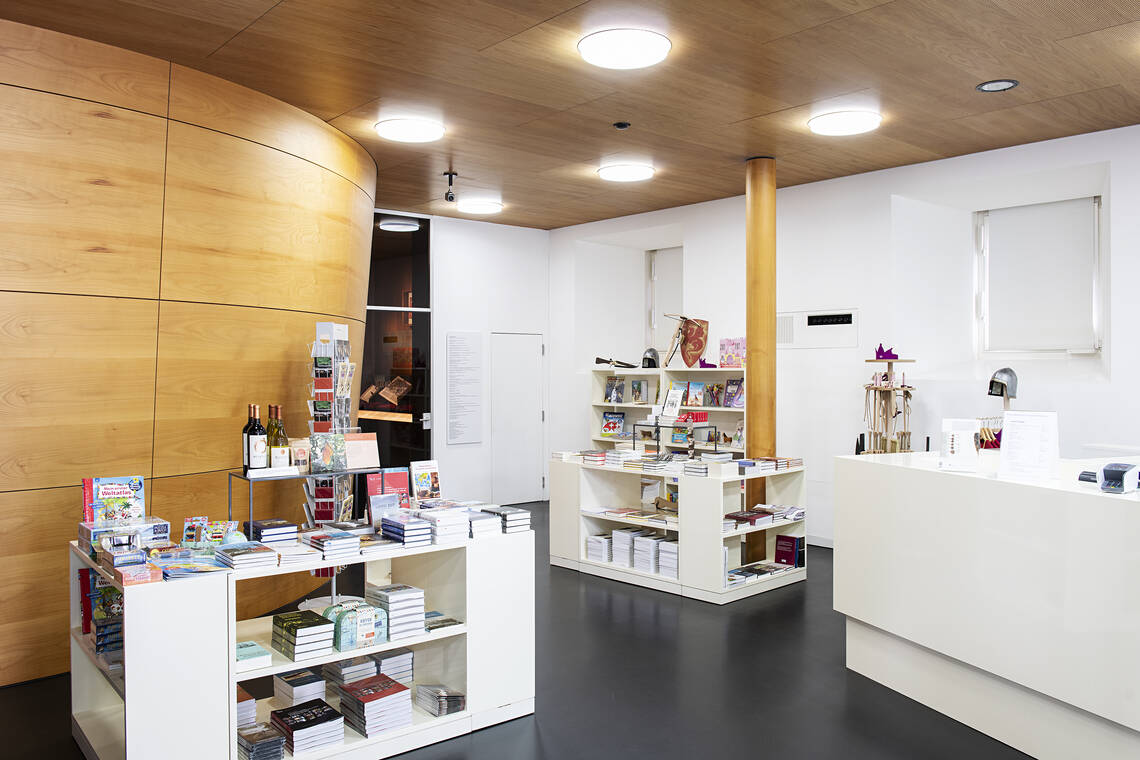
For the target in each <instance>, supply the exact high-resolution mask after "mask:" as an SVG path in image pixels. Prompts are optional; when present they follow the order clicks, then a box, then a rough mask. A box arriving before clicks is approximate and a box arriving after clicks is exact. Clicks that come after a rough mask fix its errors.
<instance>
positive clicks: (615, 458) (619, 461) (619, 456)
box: [605, 449, 641, 467]
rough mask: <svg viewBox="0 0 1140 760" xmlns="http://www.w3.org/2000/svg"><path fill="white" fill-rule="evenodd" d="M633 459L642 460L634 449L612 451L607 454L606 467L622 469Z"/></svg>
mask: <svg viewBox="0 0 1140 760" xmlns="http://www.w3.org/2000/svg"><path fill="white" fill-rule="evenodd" d="M631 459H641V454H640V453H638V452H636V451H634V450H633V449H610V450H609V451H607V452H606V462H605V463H606V467H621V466H622V465H624V464H625V463H626V462H627V461H629V460H631Z"/></svg>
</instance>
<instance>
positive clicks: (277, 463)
mask: <svg viewBox="0 0 1140 760" xmlns="http://www.w3.org/2000/svg"><path fill="white" fill-rule="evenodd" d="M269 466H270V467H288V466H289V447H288V446H274V447H273V448H271V449H270V450H269Z"/></svg>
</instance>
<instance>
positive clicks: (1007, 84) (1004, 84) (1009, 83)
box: [974, 79, 1020, 92]
mask: <svg viewBox="0 0 1140 760" xmlns="http://www.w3.org/2000/svg"><path fill="white" fill-rule="evenodd" d="M1018 84H1020V82H1018V81H1017V80H1016V79H991V80H990V81H988V82H982V83H981V84H979V85H978V86H976V87H975V88H974V89H975V90H977V91H978V92H1005V91H1006V90H1012V89H1013V88H1014V87H1017V85H1018Z"/></svg>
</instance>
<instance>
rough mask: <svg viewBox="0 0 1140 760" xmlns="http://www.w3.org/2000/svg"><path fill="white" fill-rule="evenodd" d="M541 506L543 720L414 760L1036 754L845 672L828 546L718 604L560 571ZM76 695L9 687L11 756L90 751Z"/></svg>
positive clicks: (5, 701)
mask: <svg viewBox="0 0 1140 760" xmlns="http://www.w3.org/2000/svg"><path fill="white" fill-rule="evenodd" d="M531 506H532V510H531V511H532V513H533V515H534V527H535V530H536V533H537V537H538V542H537V544H538V556H537V567H536V576H537V578H536V580H537V584H536V592H537V639H538V640H537V648H538V649H537V651H538V666H537V667H538V673H537V681H538V695H537V705H538V709H537V714H536V715H535V716H533V717H527V718H520V719H518V720H515V721H511V722H510V723H505V724H503V725H500V726H494V727H492V728H488V729H484V730H482V731H477V732H476V733H474V734H471V735H469V736H465V737H461V738H458V739H453V740H451V741H449V742H444V743H442V744H437V745H435V746H432V747H427V748H425V749H422V750H417V751H415V752H409V753H407V754H405V755H402V756H401V758H404V759H406V760H515V759H516V758H517V759H519V760H524V759H525V760H530V759H532V758H533V759H534V760H579V759H580V758H585V757H588V758H591V760H607V759H608V758H620V759H621V760H628V758H653V760H671V759H672V758H685V759H686V760H690V759H691V758H700V757H702V756H706V757H710V758H713V757H715V758H721V757H738V758H754V757H761V758H763V757H772V758H781V757H787V758H842V759H843V760H861V759H863V758H867V759H870V758H874V759H875V760H889V759H891V758H898V759H899V760H917V759H922V760H938V759H940V758H946V759H947V760H949V759H950V758H953V759H954V760H961V758H970V760H988V759H989V758H994V759H995V760H996V759H998V758H1003V759H1004V758H1025V757H1026V756H1025V755H1023V754H1021V753H1020V752H1017V751H1015V750H1013V749H1010V748H1009V747H1006V746H1005V745H1003V744H1000V743H999V742H996V741H994V740H992V739H990V738H988V737H986V736H983V735H982V734H979V733H977V732H976V731H973V730H971V729H969V728H966V727H965V726H963V725H961V724H959V723H956V722H954V721H952V720H950V719H949V718H946V717H944V716H942V715H940V714H938V713H936V712H934V711H933V710H929V709H927V708H925V707H923V706H921V705H919V704H917V703H915V702H913V701H911V700H909V699H907V698H906V697H903V696H901V695H899V694H896V693H895V692H893V691H891V690H889V689H887V688H884V687H882V686H880V685H878V684H876V683H874V682H873V681H870V680H868V679H866V678H863V677H862V676H858V675H855V674H853V673H850V672H848V671H847V670H846V669H845V668H844V667H843V657H844V654H843V620H842V618H841V617H840V616H839V615H838V614H836V613H835V612H834V611H832V609H831V552H830V551H829V550H827V549H817V548H812V549H810V550H809V554H808V566H809V580H808V581H807V582H806V583H799V584H795V585H792V586H788V587H786V588H783V589H779V590H777V591H773V592H771V593H768V594H762V595H761V596H758V597H753V598H752V599H747V600H744V601H740V602H736V603H735V604H730V605H727V606H724V607H717V606H715V605H711V604H705V603H703V602H697V601H694V600H691V599H682V598H679V597H676V596H673V595H671V594H663V593H659V592H656V591H650V590H648V589H643V588H640V587H637V586H629V585H626V584H623V583H617V582H615V581H608V580H604V579H601V578H594V577H592V576H588V575H581V574H579V573H576V572H573V571H570V570H564V569H562V568H556V567H554V568H552V567H550V566H549V565H548V564H546V557H547V548H546V546H547V540H546V539H547V520H546V506H545V504H536V505H531ZM503 651H504V655H503V656H504V658H507V657H509V656H510V645H509V642H504V648H503ZM255 694H256V692H255ZM68 699H69V698H68V682H67V678H66V676H61V677H56V678H49V679H44V680H42V681H36V682H33V683H29V684H22V685H19V686H12V687H8V688H5V689H0V716H3V720H2V721H0V726H6V727H7V728H8V730H5V731H3V734H4V736H5V740H4V741H5V746H4V749H3V751H0V756H2V757H4V758H7V759H8V760H22V759H23V758H29V759H31V758H37V759H41V760H42V759H43V758H53V759H54V758H67V759H70V758H81V757H82V756H81V754H80V753H79V751H78V749H76V747H75V745H74V743H73V742H72V740H71V736H70V727H69V720H68V709H69V708H68ZM192 736H193V731H192V730H190V731H189V733H188V734H187V735H186V736H184V737H181V738H180V737H171V740H172V741H179V740H185V739H186V738H187V737H192Z"/></svg>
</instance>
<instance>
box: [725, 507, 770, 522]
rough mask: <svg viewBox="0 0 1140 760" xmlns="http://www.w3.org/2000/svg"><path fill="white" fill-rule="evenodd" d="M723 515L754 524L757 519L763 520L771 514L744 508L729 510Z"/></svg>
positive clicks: (730, 518)
mask: <svg viewBox="0 0 1140 760" xmlns="http://www.w3.org/2000/svg"><path fill="white" fill-rule="evenodd" d="M725 517H726V518H728V519H729V520H736V521H737V522H742V523H748V524H749V525H755V524H756V523H757V521H759V520H763V519H771V517H772V516H771V515H770V514H764V513H762V512H753V511H752V510H749V509H744V510H741V511H739V512H729V513H728V514H727V515H725Z"/></svg>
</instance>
